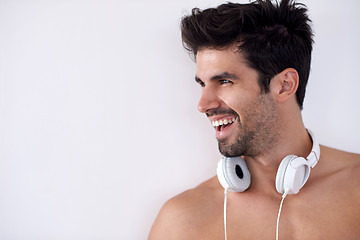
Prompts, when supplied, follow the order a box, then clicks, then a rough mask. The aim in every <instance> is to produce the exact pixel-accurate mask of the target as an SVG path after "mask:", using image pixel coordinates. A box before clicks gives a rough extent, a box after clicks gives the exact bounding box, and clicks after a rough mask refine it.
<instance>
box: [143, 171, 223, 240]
mask: <svg viewBox="0 0 360 240" xmlns="http://www.w3.org/2000/svg"><path fill="white" fill-rule="evenodd" d="M221 201H223V195H222V190H221V186H220V185H219V183H218V181H217V179H216V178H215V177H214V178H211V179H209V180H208V181H206V182H204V183H202V184H200V185H199V186H197V187H195V188H193V189H190V190H187V191H185V192H183V193H181V194H179V195H177V196H175V197H174V198H172V199H170V200H168V201H167V202H166V203H165V204H164V205H163V207H162V208H161V210H160V212H159V214H158V216H157V218H156V220H155V222H154V224H153V226H152V229H151V232H150V236H149V240H161V239H167V240H175V239H176V240H178V239H190V236H191V237H192V238H193V237H194V236H197V235H198V232H201V231H200V229H203V228H204V222H206V221H204V219H213V216H214V215H215V214H218V213H217V211H216V209H217V208H218V205H220V206H221V203H220V202H221ZM219 203H220V204H219ZM210 209H211V211H209V210H210ZM219 211H221V208H219Z"/></svg>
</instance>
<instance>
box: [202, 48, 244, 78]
mask: <svg viewBox="0 0 360 240" xmlns="http://www.w3.org/2000/svg"><path fill="white" fill-rule="evenodd" d="M246 66H247V64H246V62H245V60H244V59H243V57H242V54H241V53H239V52H238V51H236V49H234V48H227V49H221V50H218V49H213V48H205V49H201V50H200V51H198V53H197V62H196V76H197V77H198V78H202V77H203V78H205V77H206V78H211V77H213V76H217V75H223V74H224V73H227V76H230V74H232V75H236V72H241V70H242V68H243V67H246Z"/></svg>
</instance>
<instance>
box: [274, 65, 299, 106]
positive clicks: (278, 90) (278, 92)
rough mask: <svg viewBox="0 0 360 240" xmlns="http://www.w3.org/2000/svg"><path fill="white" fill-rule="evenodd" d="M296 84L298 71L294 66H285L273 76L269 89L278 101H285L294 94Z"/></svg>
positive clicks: (296, 87)
mask: <svg viewBox="0 0 360 240" xmlns="http://www.w3.org/2000/svg"><path fill="white" fill-rule="evenodd" d="M298 86H299V74H298V72H297V71H296V70H295V69H294V68H287V69H285V70H283V71H282V72H281V73H279V74H277V75H276V76H275V77H273V79H272V80H271V82H270V91H271V93H272V94H273V96H274V97H275V99H276V100H277V101H278V102H285V101H287V100H288V99H290V98H291V97H293V96H294V95H295V93H296V91H297V89H298Z"/></svg>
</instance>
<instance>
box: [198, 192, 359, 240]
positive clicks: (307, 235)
mask: <svg viewBox="0 0 360 240" xmlns="http://www.w3.org/2000/svg"><path fill="white" fill-rule="evenodd" d="M328 197H329V196H323V197H321V196H318V197H317V198H315V199H314V200H312V199H296V198H295V197H292V198H291V197H289V199H285V202H284V205H283V209H282V213H281V216H280V222H279V239H280V240H281V239H286V240H289V239H291V240H303V239H307V240H320V239H328V240H332V239H334V240H335V239H336V240H337V239H344V240H355V239H360V227H359V224H360V205H359V204H357V205H356V203H355V204H354V202H351V204H349V202H347V201H336V200H337V199H336V198H337V197H336V196H333V199H329V198H328ZM229 200H230V201H229V204H228V210H227V235H228V239H229V240H232V239H237V240H247V239H263V240H266V239H269V240H270V239H271V240H273V239H275V236H276V221H277V214H278V209H279V205H280V200H279V199H273V200H269V199H263V200H259V199H255V200H254V199H252V200H251V201H245V202H244V201H239V202H235V200H236V199H229ZM214 212H216V213H217V215H216V216H214V218H213V219H204V222H206V224H203V225H202V226H204V228H201V229H200V232H199V233H198V234H199V236H200V238H199V239H209V240H212V239H214V240H215V239H224V235H225V234H224V222H223V214H222V206H220V207H219V208H218V209H217V210H216V211H214Z"/></svg>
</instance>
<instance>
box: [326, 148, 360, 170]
mask: <svg viewBox="0 0 360 240" xmlns="http://www.w3.org/2000/svg"><path fill="white" fill-rule="evenodd" d="M322 158H324V159H325V160H326V161H328V162H329V163H331V164H332V165H333V166H334V167H336V168H338V169H339V170H346V169H359V168H360V154H357V153H350V152H345V151H341V150H338V149H334V148H329V147H325V146H321V157H320V160H321V159H322Z"/></svg>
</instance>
